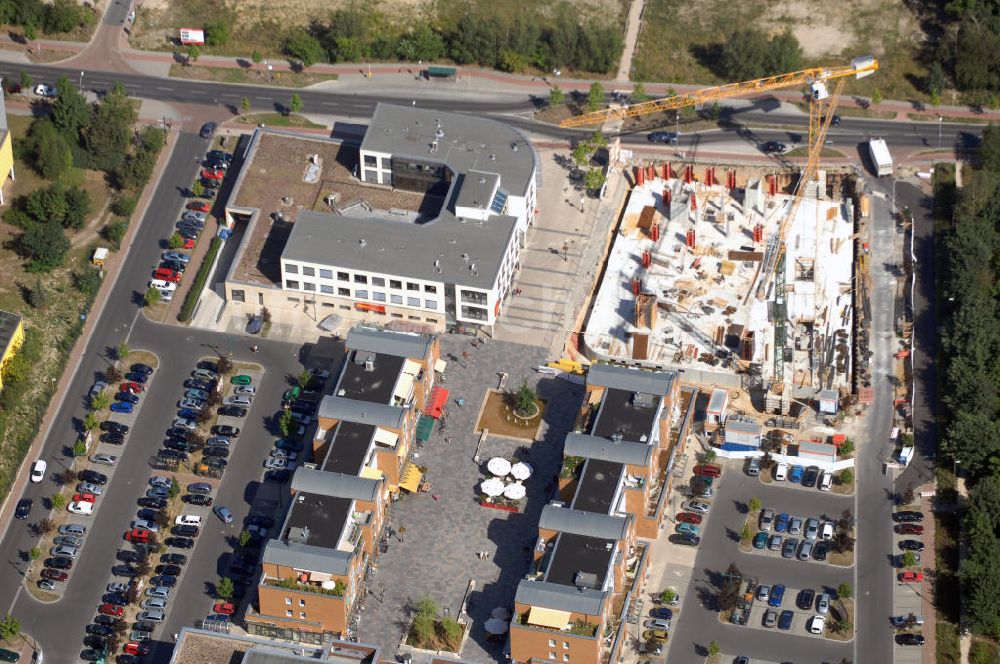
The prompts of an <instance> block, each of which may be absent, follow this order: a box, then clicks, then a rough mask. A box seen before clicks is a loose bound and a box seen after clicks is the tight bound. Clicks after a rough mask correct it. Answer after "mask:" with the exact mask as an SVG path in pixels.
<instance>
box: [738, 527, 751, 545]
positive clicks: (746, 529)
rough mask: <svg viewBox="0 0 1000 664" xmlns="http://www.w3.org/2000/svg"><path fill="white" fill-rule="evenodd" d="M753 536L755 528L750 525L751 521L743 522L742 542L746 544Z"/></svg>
mask: <svg viewBox="0 0 1000 664" xmlns="http://www.w3.org/2000/svg"><path fill="white" fill-rule="evenodd" d="M751 537H753V528H751V527H750V524H749V523H744V524H743V530H742V531H740V542H742V543H743V544H746V543H747V542H749V541H750V538H751Z"/></svg>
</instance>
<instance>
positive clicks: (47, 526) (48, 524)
mask: <svg viewBox="0 0 1000 664" xmlns="http://www.w3.org/2000/svg"><path fill="white" fill-rule="evenodd" d="M55 529H56V522H55V521H53V520H52V519H50V518H48V517H45V518H44V519H42V520H41V521H39V522H38V532H40V533H41V534H43V535H48V534H49V533H51V532H52V531H53V530H55Z"/></svg>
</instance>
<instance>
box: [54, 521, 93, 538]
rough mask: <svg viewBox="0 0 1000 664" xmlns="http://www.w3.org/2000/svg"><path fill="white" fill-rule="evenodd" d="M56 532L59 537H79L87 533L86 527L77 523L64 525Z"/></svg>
mask: <svg viewBox="0 0 1000 664" xmlns="http://www.w3.org/2000/svg"><path fill="white" fill-rule="evenodd" d="M56 532H58V533H59V534H60V535H76V536H78V537H79V536H81V535H83V534H84V533H86V532H87V527H86V526H83V525H81V524H79V523H64V524H63V525H61V526H59V530H58V531H56Z"/></svg>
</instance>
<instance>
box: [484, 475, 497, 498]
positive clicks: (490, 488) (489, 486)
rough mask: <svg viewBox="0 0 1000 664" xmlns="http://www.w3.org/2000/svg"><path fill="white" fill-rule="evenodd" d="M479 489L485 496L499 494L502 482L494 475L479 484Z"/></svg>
mask: <svg viewBox="0 0 1000 664" xmlns="http://www.w3.org/2000/svg"><path fill="white" fill-rule="evenodd" d="M479 490H480V491H482V492H483V493H485V494H486V495H487V496H491V497H492V496H499V495H500V494H501V493H503V482H501V481H500V480H498V479H497V478H495V477H491V478H490V479H488V480H486V481H484V482H483V483H482V484H480V485H479Z"/></svg>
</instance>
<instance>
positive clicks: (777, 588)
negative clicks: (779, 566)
mask: <svg viewBox="0 0 1000 664" xmlns="http://www.w3.org/2000/svg"><path fill="white" fill-rule="evenodd" d="M784 599H785V586H784V585H782V584H780V583H778V584H775V585H774V586H773V587H772V588H771V594H770V595H768V596H767V605H768V606H773V607H775V608H777V607H779V606H781V602H782V601H783V600H784Z"/></svg>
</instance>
